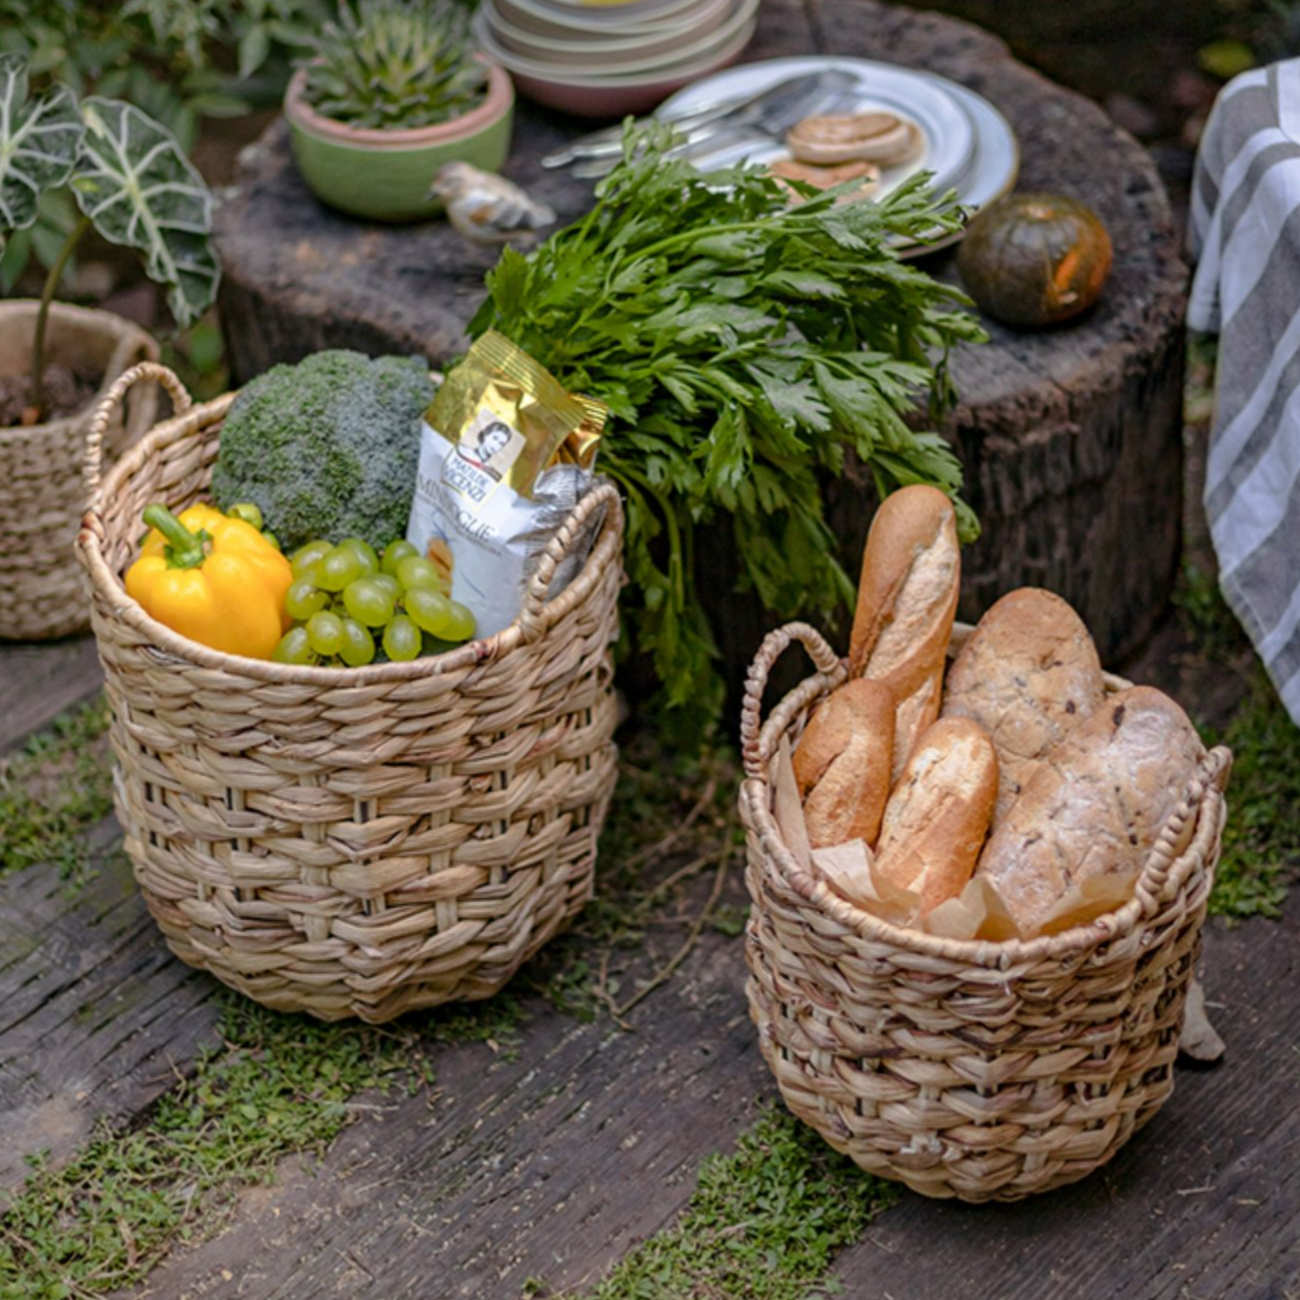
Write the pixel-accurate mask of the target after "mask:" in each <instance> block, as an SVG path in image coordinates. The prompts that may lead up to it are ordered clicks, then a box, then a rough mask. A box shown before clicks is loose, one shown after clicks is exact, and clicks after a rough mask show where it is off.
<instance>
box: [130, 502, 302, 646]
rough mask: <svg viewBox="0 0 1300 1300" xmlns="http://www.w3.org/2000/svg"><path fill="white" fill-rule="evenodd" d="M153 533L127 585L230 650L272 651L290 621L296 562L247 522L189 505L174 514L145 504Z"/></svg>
mask: <svg viewBox="0 0 1300 1300" xmlns="http://www.w3.org/2000/svg"><path fill="white" fill-rule="evenodd" d="M144 521H145V523H146V524H148V525H149V526H150V529H151V531H150V533H149V535H148V536H147V537H146V538H145V540H144V545H143V546H142V547H141V549H140V558H139V559H138V560H136V562H135V563H134V564H133V565H132V566H131V567H130V568H129V569H128V570H127V571H126V579H125V583H126V592H127V595H128V596H130V597H132V599H134V600H138V601H139V602H140V604H141V605H142V606H144V609H145V611H146V612H147V613H148V614H150V615H151V616H152V617H154V618H156V619H157V620H158V621H159V622H160V623H165V624H166V625H167V626H168V627H169V628H171V629H172V631H173V632H179V633H180V634H181V636H187V637H189V638H190V640H192V641H198V642H200V643H201V644H203V645H206V646H210V647H211V648H212V649H213V650H224V651H225V652H226V653H227V654H236V655H247V656H248V657H249V658H250V659H269V658H270V657H271V651H272V650H274V649H275V647H276V644H277V642H278V641H279V640H280V636H281V634H282V633H283V632H284V631H285V629H286V628H287V627H288V626H289V622H290V620H289V618H288V616H287V615H286V614H285V612H284V594H285V592H286V591H288V589H289V584H290V583H291V582H292V581H293V570H292V569H291V568H290V567H289V561H288V560H287V559H285V557H284V556H283V555H281V554H280V552H279V551H277V550H276V549H275V547H274V546H273V545H272V544H271V543H270V542H268V541H267V540H266V538H265V537H263V536H262V534H261V533H260V532H258V530H257V529H256V528H254V527H253V526H252V524H250V523H248V522H247V521H245V520H243V519H235V518H230V517H228V516H226V515H223V514H222V513H221V511H220V510H217V509H216V508H215V507H213V506H206V505H194V506H190V507H189V509H188V510H184V511H182V512H181V515H180V518H179V519H178V518H177V517H176V516H175V515H173V514H172V513H171V511H170V510H168V509H167V508H166V507H165V506H160V505H152V506H149V507H148V509H147V510H145V512H144Z"/></svg>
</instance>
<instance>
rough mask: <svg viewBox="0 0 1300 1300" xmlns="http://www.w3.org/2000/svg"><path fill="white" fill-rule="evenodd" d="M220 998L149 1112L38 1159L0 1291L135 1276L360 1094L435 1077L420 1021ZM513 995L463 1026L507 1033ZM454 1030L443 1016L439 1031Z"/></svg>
mask: <svg viewBox="0 0 1300 1300" xmlns="http://www.w3.org/2000/svg"><path fill="white" fill-rule="evenodd" d="M219 996H220V997H221V1000H222V1015H221V1022H220V1027H219V1031H218V1041H217V1042H216V1043H215V1044H214V1045H213V1046H212V1048H211V1049H210V1050H209V1052H208V1053H207V1054H206V1055H204V1056H202V1057H201V1058H200V1059H199V1061H198V1063H197V1065H196V1066H195V1068H194V1071H193V1073H192V1074H190V1075H189V1076H188V1077H184V1078H180V1079H179V1080H178V1082H177V1085H176V1087H175V1088H173V1089H172V1090H170V1091H169V1092H167V1093H165V1094H164V1095H163V1096H162V1097H161V1098H160V1099H159V1101H158V1102H157V1103H156V1105H155V1106H154V1108H153V1110H152V1111H151V1113H150V1114H149V1116H148V1117H147V1119H146V1121H145V1123H143V1124H142V1125H140V1126H139V1127H138V1128H135V1129H132V1130H130V1131H128V1132H122V1131H120V1130H118V1129H115V1128H114V1127H112V1126H111V1125H109V1124H108V1123H101V1124H100V1126H99V1128H98V1129H97V1130H96V1132H95V1134H94V1135H93V1136H92V1137H91V1139H90V1141H89V1142H88V1143H87V1145H86V1146H85V1147H84V1148H83V1150H82V1151H81V1152H80V1153H79V1154H78V1155H77V1156H76V1157H74V1159H73V1160H72V1161H71V1162H70V1163H69V1164H67V1165H65V1166H63V1167H62V1168H59V1169H49V1168H45V1167H42V1166H41V1165H39V1164H38V1165H37V1167H36V1168H35V1170H34V1172H33V1173H32V1175H31V1177H30V1178H29V1179H28V1180H27V1183H26V1185H25V1187H24V1189H23V1191H22V1192H21V1193H20V1194H19V1195H18V1196H17V1197H16V1198H15V1200H14V1202H13V1203H12V1204H11V1205H10V1206H9V1207H8V1209H7V1211H6V1212H5V1214H4V1215H3V1217H2V1218H0V1300H69V1298H70V1297H76V1296H85V1295H102V1294H106V1293H108V1292H110V1291H114V1290H116V1289H118V1288H120V1287H124V1286H128V1285H130V1284H132V1283H133V1282H136V1281H139V1280H140V1279H141V1278H143V1277H144V1276H145V1275H146V1274H147V1273H148V1272H149V1270H150V1269H151V1268H152V1267H153V1266H154V1265H155V1264H156V1263H157V1262H158V1260H159V1259H160V1258H161V1257H162V1256H163V1255H165V1254H166V1253H167V1252H168V1251H169V1250H170V1249H171V1248H172V1247H173V1246H175V1245H177V1244H179V1243H181V1242H185V1241H190V1240H195V1239H197V1238H200V1237H204V1236H207V1235H210V1234H211V1233H212V1232H213V1231H214V1229H215V1228H217V1227H219V1226H220V1223H221V1221H222V1217H223V1212H225V1211H226V1210H228V1209H229V1207H230V1206H231V1205H232V1204H233V1202H234V1199H235V1196H236V1194H237V1193H238V1192H239V1190H240V1189H241V1188H242V1187H244V1186H247V1185H249V1184H251V1183H256V1182H269V1181H273V1178H274V1174H275V1169H276V1165H277V1163H278V1162H279V1161H280V1160H282V1159H284V1158H285V1157H286V1156H290V1155H307V1156H312V1155H319V1154H321V1153H323V1152H324V1151H325V1149H326V1148H327V1147H328V1146H329V1144H330V1143H331V1142H332V1141H333V1140H334V1139H335V1138H336V1137H337V1136H338V1134H339V1133H340V1132H341V1131H342V1130H343V1128H344V1127H345V1126H346V1125H347V1124H349V1123H350V1122H351V1121H352V1120H353V1119H354V1118H355V1117H356V1111H355V1110H354V1109H353V1107H352V1105H351V1103H352V1100H353V1098H354V1097H356V1095H357V1094H358V1093H360V1092H362V1091H363V1090H365V1089H377V1090H378V1091H379V1092H380V1093H381V1094H383V1093H387V1092H390V1091H391V1090H392V1089H393V1088H394V1087H397V1086H400V1087H405V1088H408V1089H416V1088H420V1087H423V1086H427V1085H428V1084H430V1083H431V1082H432V1079H433V1073H432V1065H431V1062H430V1058H429V1056H428V1053H427V1050H426V1046H427V1045H426V1044H425V1042H424V1041H423V1039H422V1037H421V1034H420V1029H419V1026H420V1023H421V1022H420V1021H418V1020H416V1021H414V1022H412V1023H411V1024H403V1025H401V1026H398V1027H396V1028H394V1027H387V1028H384V1029H376V1028H370V1027H358V1026H357V1025H355V1024H340V1025H325V1024H320V1023H317V1022H315V1021H311V1020H309V1019H307V1018H306V1017H304V1016H288V1015H282V1014H280V1013H278V1012H274V1011H268V1010H266V1009H264V1008H262V1007H259V1006H258V1005H256V1004H255V1003H253V1002H249V1001H248V1000H247V999H245V998H242V997H238V996H236V995H234V994H227V993H222V994H220V995H219ZM510 1007H511V1004H510V1003H509V1002H508V1001H507V1002H506V1003H505V1004H504V1005H503V1006H502V1007H497V1006H496V1005H495V1004H493V1007H492V1009H491V1010H490V1011H489V1012H488V1013H487V1015H486V1016H481V1017H477V1018H475V1017H473V1015H472V1013H462V1015H461V1016H460V1017H458V1019H459V1020H461V1021H462V1022H468V1021H471V1020H475V1025H474V1028H473V1029H467V1028H466V1027H465V1024H464V1023H462V1024H461V1026H460V1027H459V1028H460V1032H464V1033H467V1034H468V1036H471V1037H484V1038H487V1037H490V1036H491V1035H492V1034H496V1035H497V1036H498V1037H499V1038H504V1037H507V1036H508V1035H509V1033H510V1032H511V1024H512V1023H513V1022H512V1021H511V1020H510V1019H509V1016H510ZM503 1015H504V1016H505V1017H506V1018H505V1019H502V1016H503ZM456 1031H457V1025H456V1022H455V1021H452V1022H450V1029H444V1030H443V1031H442V1032H443V1034H444V1035H445V1034H447V1033H449V1032H453V1033H454V1032H456ZM432 1032H433V1034H434V1036H435V1037H436V1036H437V1035H438V1032H439V1031H438V1028H437V1026H436V1025H435V1026H434V1028H433V1031H432Z"/></svg>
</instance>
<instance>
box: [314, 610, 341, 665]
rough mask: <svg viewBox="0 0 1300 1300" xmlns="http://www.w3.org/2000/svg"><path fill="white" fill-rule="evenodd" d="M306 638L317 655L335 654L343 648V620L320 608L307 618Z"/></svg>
mask: <svg viewBox="0 0 1300 1300" xmlns="http://www.w3.org/2000/svg"><path fill="white" fill-rule="evenodd" d="M307 638H308V640H309V641H310V642H311V648H312V649H313V650H315V651H316V653H317V654H318V655H326V656H328V655H336V654H338V652H339V651H340V650H342V649H343V640H344V632H343V620H342V619H341V618H340V617H339V616H338V615H337V614H331V613H330V612H329V610H327V609H322V610H319V611H318V612H317V613H315V614H313V615H312V616H311V618H309V619H308V620H307Z"/></svg>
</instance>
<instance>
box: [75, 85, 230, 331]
mask: <svg viewBox="0 0 1300 1300" xmlns="http://www.w3.org/2000/svg"><path fill="white" fill-rule="evenodd" d="M81 111H82V117H83V118H84V119H85V123H86V134H85V137H84V138H83V140H82V142H81V155H80V157H79V158H78V159H77V166H76V169H75V171H74V172H73V174H72V188H73V192H74V193H75V194H76V197H77V203H78V205H79V206H80V207H81V210H82V212H84V213H85V214H86V216H88V217H89V218H90V219H91V220H92V221H93V222H94V223H95V229H96V230H98V231H99V233H100V234H101V235H103V236H104V238H105V239H107V240H109V241H111V242H112V243H114V244H126V245H128V246H129V247H131V248H136V249H139V250H140V251H141V252H142V253H143V254H144V255H145V259H146V267H147V269H148V272H149V277H150V279H152V280H154V281H156V282H157V283H158V284H164V285H166V286H167V288H168V294H167V301H168V303H169V305H170V306H171V309H172V315H173V316H174V317H175V318H176V322H177V324H178V325H180V327H181V328H182V329H184V328H185V327H186V326H187V325H189V324H191V323H192V322H193V321H194V320H195V319H196V318H197V317H199V316H201V315H202V314H203V312H204V311H205V310H206V309H207V308H208V307H209V306H210V305H211V303H212V300H213V298H214V297H215V296H216V292H217V283H218V281H219V280H220V278H221V270H220V267H219V266H218V264H217V258H216V254H215V253H214V252H213V251H212V242H211V239H210V238H209V235H210V232H211V230H212V196H211V195H210V194H209V193H208V188H207V186H206V185H204V183H203V178H202V177H201V176H200V175H199V174H198V172H197V171H195V170H194V168H193V166H191V164H190V161H189V159H188V158H186V157H185V154H184V152H183V151H182V150H181V147H180V145H179V144H177V142H176V138H175V136H173V135H172V134H171V132H169V131H168V130H167V129H166V128H165V127H163V126H161V125H159V123H157V122H155V121H154V120H153V118H151V117H149V116H148V115H147V114H146V113H142V112H141V111H140V110H139V109H138V108H135V107H134V106H133V105H131V104H124V103H122V101H120V100H116V99H101V98H100V97H99V96H92V97H91V98H89V99H87V100H85V101H84V103H83V104H82V106H81Z"/></svg>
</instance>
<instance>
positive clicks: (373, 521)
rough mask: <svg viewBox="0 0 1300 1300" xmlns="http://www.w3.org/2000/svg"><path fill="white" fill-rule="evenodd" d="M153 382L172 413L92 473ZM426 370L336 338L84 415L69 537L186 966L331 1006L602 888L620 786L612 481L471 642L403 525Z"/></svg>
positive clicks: (366, 1006)
mask: <svg viewBox="0 0 1300 1300" xmlns="http://www.w3.org/2000/svg"><path fill="white" fill-rule="evenodd" d="M326 377H327V380H328V381H326ZM143 378H150V379H153V380H156V381H157V382H159V383H161V384H163V385H164V386H165V387H166V388H167V389H168V390H169V391H170V392H171V393H172V396H173V401H174V403H176V405H177V406H178V408H179V409H180V410H181V412H182V413H181V414H179V415H177V416H175V417H174V418H172V419H170V420H168V421H166V422H164V423H162V424H159V425H157V426H156V427H155V428H154V429H153V430H152V431H151V432H149V433H148V434H147V435H146V436H145V437H144V438H143V439H142V440H141V441H140V442H139V443H138V444H137V445H136V446H135V447H133V448H132V449H131V451H129V452H128V453H127V454H126V455H125V456H124V457H123V459H122V460H121V461H120V462H119V463H118V465H117V466H116V467H115V468H114V469H113V470H112V471H111V472H110V473H109V474H108V475H107V477H104V478H101V475H100V467H99V456H100V449H101V446H102V443H103V439H104V435H105V431H106V429H107V428H108V426H109V423H110V421H111V419H112V418H113V414H114V411H115V408H116V407H117V405H118V404H119V403H120V402H121V400H122V399H123V397H124V395H125V394H126V392H127V390H128V388H129V387H130V386H131V385H132V384H133V383H135V382H137V381H139V380H141V379H143ZM431 393H432V385H431V383H430V380H429V376H428V373H427V370H426V369H425V368H424V367H423V366H422V365H421V363H418V362H412V361H404V360H400V359H396V358H385V359H381V360H378V361H370V360H368V359H366V358H364V357H359V356H356V355H354V354H338V353H324V354H319V355H318V356H317V357H314V358H311V359H310V360H309V361H308V362H305V363H303V364H301V365H299V366H297V367H277V368H276V369H275V370H274V371H271V372H268V374H266V375H264V376H261V377H260V378H259V379H258V380H256V381H254V383H252V384H250V385H249V386H248V387H247V388H245V389H244V390H243V392H242V393H241V394H238V395H233V394H228V395H226V396H223V397H221V398H218V399H217V400H215V401H212V402H208V403H206V404H204V405H201V406H196V407H190V406H189V399H188V396H187V395H186V394H185V392H184V389H183V388H182V387H181V386H180V384H179V381H178V380H177V379H176V378H175V376H174V375H172V374H171V372H170V371H167V370H165V369H164V368H163V367H161V366H157V365H153V364H145V365H141V366H137V367H135V368H134V369H133V370H131V371H129V372H127V374H125V375H123V376H122V378H121V379H120V380H119V381H118V382H117V384H115V385H114V387H113V389H112V390H111V391H110V393H109V395H108V397H107V398H106V399H105V401H104V402H103V403H102V404H101V406H100V407H99V408H98V410H97V412H96V415H95V418H94V420H93V422H92V427H91V432H90V437H89V444H88V453H87V483H88V486H89V490H90V502H89V506H88V509H87V512H86V515H85V520H84V523H83V527H82V531H81V534H80V537H79V539H78V550H79V553H80V556H81V559H82V561H83V563H84V564H85V566H86V568H87V570H88V573H89V576H90V586H91V594H92V601H93V608H92V619H93V625H94V629H95V635H96V639H97V641H98V645H99V652H100V658H101V660H102V662H103V666H104V676H105V689H106V692H107V694H108V697H109V700H110V702H111V705H112V710H113V722H112V739H113V746H114V752H115V755H116V758H117V763H118V768H119V771H118V778H117V781H116V797H117V811H118V817H119V820H120V821H121V823H122V827H123V830H124V832H125V846H126V850H127V853H128V855H129V856H130V858H131V860H132V863H133V865H134V868H135V873H136V878H137V880H138V882H139V884H140V887H141V890H142V892H143V894H144V897H145V900H146V902H147V904H148V906H149V909H150V911H151V912H152V914H153V916H154V918H155V919H156V921H157V922H158V925H159V927H160V928H161V930H162V931H163V934H164V935H165V937H166V939H167V942H168V944H169V946H170V947H171V948H172V950H173V951H174V952H175V953H176V954H177V955H178V956H179V957H181V958H182V960H184V961H187V962H189V963H190V964H191V965H195V966H198V967H201V968H203V969H205V970H208V971H210V972H212V973H213V974H214V975H216V976H217V977H218V978H220V979H222V980H223V981H225V982H226V983H228V984H230V985H232V986H233V987H235V988H237V989H239V990H240V991H242V992H244V993H246V994H248V995H249V996H250V997H253V998H255V999H257V1000H258V1001H260V1002H263V1003H265V1004H267V1005H269V1006H272V1007H276V1008H279V1009H283V1010H305V1011H308V1012H310V1013H312V1014H313V1015H316V1016H318V1017H321V1018H323V1019H339V1018H343V1017H346V1016H358V1017H361V1018H362V1019H365V1020H369V1021H384V1020H388V1019H390V1018H392V1017H393V1016H396V1015H399V1014H400V1013H402V1012H403V1011H406V1010H409V1009H413V1008H416V1007H421V1006H430V1005H434V1004H436V1003H440V1002H445V1001H449V1000H468V999H474V998H482V997H487V996H489V995H490V994H492V993H494V992H495V991H496V990H497V989H499V988H500V987H501V985H502V984H504V983H505V981H506V980H507V979H509V978H510V976H511V975H512V974H513V973H514V971H515V970H516V969H517V968H518V967H519V966H520V964H521V963H522V962H524V961H525V960H526V959H527V958H528V957H529V956H531V955H532V953H534V952H535V951H536V950H537V949H538V948H539V947H540V946H541V945H542V944H543V943H544V942H545V941H546V940H547V939H548V938H550V937H551V936H552V935H553V934H555V933H556V932H557V931H558V930H559V929H560V928H561V927H563V926H564V925H565V923H566V922H567V921H568V920H569V919H570V918H571V917H572V916H573V915H574V914H575V913H576V911H577V910H578V909H579V908H580V907H581V906H582V904H583V903H584V902H585V901H586V899H587V898H588V896H589V894H590V890H591V883H592V873H593V868H594V865H595V856H596V839H597V836H598V834H599V831H600V827H601V824H602V822H603V820H604V815H605V810H606V808H607V806H608V803H609V799H610V796H611V794H612V791H613V785H614V780H615V760H616V751H615V747H614V744H613V741H612V739H611V737H612V733H613V729H614V702H613V694H612V679H613V665H612V661H611V655H610V644H611V642H612V640H613V638H614V636H615V634H616V631H617V611H616V600H617V596H618V590H619V586H620V583H621V581H622V567H621V563H620V557H621V552H622V513H621V510H620V507H619V502H618V496H617V493H616V492H615V491H614V490H613V488H612V487H609V486H602V485H596V486H594V487H593V488H592V490H591V491H588V492H587V493H586V494H585V495H584V496H583V497H582V499H581V501H580V502H579V504H578V505H577V507H576V509H574V510H573V512H572V514H571V515H570V516H569V517H568V518H567V520H566V521H565V522H564V523H563V524H562V526H560V527H559V529H558V531H557V532H555V534H554V536H552V537H551V539H550V541H549V543H548V544H547V545H546V546H545V549H544V551H543V553H542V554H541V556H540V558H539V561H538V563H537V565H536V568H535V570H534V571H533V572H532V573H531V576H530V577H529V578H528V581H527V586H526V589H525V591H524V593H523V597H522V608H521V610H520V612H519V615H518V617H517V618H515V620H514V621H513V622H512V623H510V624H509V625H508V626H506V627H505V628H503V629H502V630H500V631H498V632H496V633H494V634H493V635H490V636H486V637H478V638H477V639H473V640H471V639H469V638H471V637H472V636H473V635H474V632H475V628H474V622H473V616H472V615H471V614H470V612H469V610H467V609H466V608H465V607H464V606H463V605H462V604H461V603H460V602H458V601H456V600H453V599H451V596H450V582H449V578H448V574H447V571H446V569H445V567H444V566H442V565H440V564H439V563H438V562H437V560H436V558H435V559H430V558H428V556H426V555H422V554H419V553H418V552H417V551H416V548H415V547H414V546H412V545H411V544H410V543H408V542H407V541H406V540H405V539H404V537H403V533H404V531H405V528H406V515H407V512H408V510H409V507H410V502H411V492H412V486H413V483H414V479H415V472H416V460H417V456H418V451H419V432H418V429H419V419H420V413H421V411H422V410H423V408H424V407H425V405H426V404H427V403H428V400H429V397H430V394H431ZM268 413H269V415H268ZM270 417H274V418H273V419H270ZM403 424H405V428H402V427H399V426H402V425H403ZM270 430H273V432H268V431H270ZM266 529H271V530H273V533H274V535H271V534H270V533H268V532H267V531H265V530H266ZM593 532H594V533H595V540H594V544H592V545H591V549H590V552H589V554H587V556H586V559H585V562H582V563H581V564H580V566H577V572H576V574H574V575H573V576H572V577H571V579H570V580H569V581H567V583H566V584H564V585H561V583H560V582H558V581H554V579H555V577H556V572H557V569H560V568H561V567H562V566H564V565H565V563H566V561H571V560H572V559H573V554H574V552H575V550H576V549H577V548H578V546H579V543H580V542H581V541H583V540H584V539H589V538H590V537H591V534H592V533H593ZM142 538H143V540H142ZM281 546H283V547H284V548H286V551H287V553H285V551H282V550H281ZM571 567H573V566H571ZM458 643H459V644H458Z"/></svg>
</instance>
